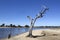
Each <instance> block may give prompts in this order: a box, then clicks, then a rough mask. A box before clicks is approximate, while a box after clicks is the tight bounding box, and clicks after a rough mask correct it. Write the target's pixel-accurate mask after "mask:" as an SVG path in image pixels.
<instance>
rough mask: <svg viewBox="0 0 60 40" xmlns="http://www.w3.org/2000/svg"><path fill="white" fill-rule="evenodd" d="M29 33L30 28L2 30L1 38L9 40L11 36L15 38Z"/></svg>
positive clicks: (0, 31) (0, 29) (0, 32)
mask: <svg viewBox="0 0 60 40" xmlns="http://www.w3.org/2000/svg"><path fill="white" fill-rule="evenodd" d="M27 31H28V28H0V38H7V37H8V35H9V34H11V36H15V35H17V34H21V33H24V32H27Z"/></svg>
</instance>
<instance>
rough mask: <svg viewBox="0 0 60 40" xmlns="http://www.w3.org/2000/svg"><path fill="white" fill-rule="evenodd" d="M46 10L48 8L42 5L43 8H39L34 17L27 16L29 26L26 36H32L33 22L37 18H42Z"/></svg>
mask: <svg viewBox="0 0 60 40" xmlns="http://www.w3.org/2000/svg"><path fill="white" fill-rule="evenodd" d="M46 10H48V8H47V7H45V6H44V7H43V10H41V11H40V12H39V14H37V15H36V17H35V18H34V19H33V18H31V17H30V16H27V18H28V19H29V20H30V28H29V34H28V37H32V36H33V35H32V29H33V27H34V24H35V22H36V20H37V19H38V18H42V17H43V15H44V13H45V12H46Z"/></svg>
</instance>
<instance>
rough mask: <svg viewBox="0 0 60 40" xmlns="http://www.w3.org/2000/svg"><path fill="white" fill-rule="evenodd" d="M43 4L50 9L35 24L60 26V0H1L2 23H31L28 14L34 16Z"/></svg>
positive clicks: (0, 18)
mask: <svg viewBox="0 0 60 40" xmlns="http://www.w3.org/2000/svg"><path fill="white" fill-rule="evenodd" d="M42 5H46V6H47V7H48V8H49V10H48V11H46V12H45V15H44V17H43V18H40V19H37V21H36V23H35V26H42V25H43V26H60V0H0V24H2V23H5V24H8V25H9V24H15V25H23V26H24V25H26V24H27V25H30V21H29V19H28V18H27V17H26V16H31V17H32V18H34V17H35V16H36V14H38V13H39V11H40V10H41V9H42Z"/></svg>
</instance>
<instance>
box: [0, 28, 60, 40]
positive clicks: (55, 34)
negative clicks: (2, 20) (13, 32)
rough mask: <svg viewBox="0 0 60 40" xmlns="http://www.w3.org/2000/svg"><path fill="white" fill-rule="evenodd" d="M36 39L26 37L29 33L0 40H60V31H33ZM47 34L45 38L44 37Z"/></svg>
mask: <svg viewBox="0 0 60 40" xmlns="http://www.w3.org/2000/svg"><path fill="white" fill-rule="evenodd" d="M32 34H33V35H34V36H36V37H35V38H30V37H26V36H27V35H28V32H26V33H23V34H21V35H17V36H14V37H11V38H10V39H8V38H6V39H0V40H60V29H59V30H58V29H57V30H56V29H45V30H33V33H32ZM44 34H45V36H43V35H44Z"/></svg>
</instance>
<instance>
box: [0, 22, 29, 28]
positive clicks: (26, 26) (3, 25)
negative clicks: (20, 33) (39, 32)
mask: <svg viewBox="0 0 60 40" xmlns="http://www.w3.org/2000/svg"><path fill="white" fill-rule="evenodd" d="M0 27H20V28H22V27H25V28H29V25H25V26H21V25H17V26H16V25H14V24H10V25H5V24H4V23H3V24H1V25H0Z"/></svg>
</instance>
